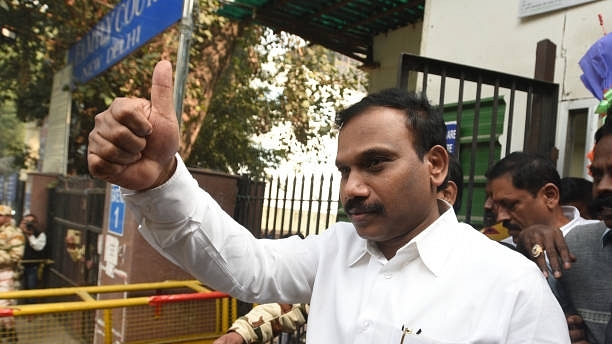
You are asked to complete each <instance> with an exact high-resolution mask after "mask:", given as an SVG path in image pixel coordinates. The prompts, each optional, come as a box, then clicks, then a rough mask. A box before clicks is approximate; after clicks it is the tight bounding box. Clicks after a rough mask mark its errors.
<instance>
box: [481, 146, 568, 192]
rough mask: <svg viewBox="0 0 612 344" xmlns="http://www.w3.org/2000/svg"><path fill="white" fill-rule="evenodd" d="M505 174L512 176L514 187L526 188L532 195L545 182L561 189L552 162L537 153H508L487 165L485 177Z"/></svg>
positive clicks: (496, 176) (559, 179)
mask: <svg viewBox="0 0 612 344" xmlns="http://www.w3.org/2000/svg"><path fill="white" fill-rule="evenodd" d="M505 174H509V175H510V176H511V177H512V185H513V186H514V187H515V188H517V189H521V190H527V191H529V193H531V194H532V195H533V196H536V195H537V193H538V191H539V190H540V189H541V188H542V186H544V185H545V184H547V183H553V184H555V185H556V186H557V188H559V189H561V177H560V176H559V172H557V168H556V167H555V165H554V164H553V162H552V161H551V160H549V159H546V158H544V157H542V156H540V155H537V154H533V153H527V152H513V153H510V154H508V155H507V156H506V157H504V158H503V159H501V160H499V161H498V162H496V163H495V164H493V165H492V166H491V167H489V170H488V171H487V172H486V173H485V177H487V180H493V179H496V178H499V177H501V176H503V175H505Z"/></svg>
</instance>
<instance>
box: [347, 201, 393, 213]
mask: <svg viewBox="0 0 612 344" xmlns="http://www.w3.org/2000/svg"><path fill="white" fill-rule="evenodd" d="M383 209H384V207H383V206H382V204H380V203H372V204H367V203H366V202H365V200H363V199H359V198H351V199H349V200H348V201H346V203H345V204H344V210H345V211H346V213H347V214H349V215H350V214H353V213H382V211H383Z"/></svg>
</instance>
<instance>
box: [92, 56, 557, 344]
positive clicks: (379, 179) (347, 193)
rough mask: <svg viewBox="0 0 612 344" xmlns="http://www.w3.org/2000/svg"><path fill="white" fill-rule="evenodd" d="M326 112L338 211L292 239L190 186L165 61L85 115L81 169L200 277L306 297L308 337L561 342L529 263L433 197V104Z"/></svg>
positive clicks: (384, 103)
mask: <svg viewBox="0 0 612 344" xmlns="http://www.w3.org/2000/svg"><path fill="white" fill-rule="evenodd" d="M336 122H337V124H338V125H339V128H340V129H339V136H338V151H337V157H336V166H337V167H338V169H339V171H340V173H341V191H340V196H341V201H342V203H343V206H344V208H345V210H346V212H347V214H348V215H349V217H350V219H351V222H352V223H346V222H341V223H337V224H334V225H332V226H331V227H330V228H329V229H328V230H326V231H324V232H323V233H322V234H320V235H312V236H309V237H307V238H306V239H304V240H302V239H299V238H286V239H279V240H265V239H255V238H254V237H253V236H252V235H251V234H250V232H248V230H246V229H245V228H243V227H242V226H240V225H239V224H238V223H236V222H235V221H234V220H233V219H232V218H231V217H230V216H228V215H227V214H226V213H225V212H223V210H222V209H221V208H220V207H219V205H218V204H217V203H216V202H215V201H214V200H213V199H212V198H211V197H210V195H208V194H207V193H206V192H205V191H204V190H202V189H201V188H199V187H198V184H197V182H196V181H195V180H194V179H193V178H192V177H191V176H190V174H189V172H188V170H187V168H186V167H185V165H184V164H183V162H182V160H181V159H180V157H179V156H178V155H176V152H177V150H178V125H177V123H176V116H175V113H174V108H173V105H172V68H171V65H170V63H169V62H168V61H162V62H160V63H158V65H157V66H156V69H155V72H154V74H153V86H152V91H151V101H150V102H149V101H146V100H144V99H134V98H120V99H116V100H115V101H114V102H113V103H112V104H111V106H110V107H109V109H107V110H106V111H104V112H102V113H101V114H98V115H97V116H96V126H95V128H94V129H93V130H92V132H91V133H90V136H89V138H90V141H89V148H88V159H89V169H90V172H91V173H92V175H94V176H96V177H98V178H101V179H104V180H107V181H109V182H112V183H115V184H118V185H120V186H122V187H123V188H125V189H124V197H125V200H126V202H127V203H128V204H129V205H130V207H131V208H132V210H133V211H134V213H135V215H136V216H137V218H138V219H140V223H141V233H142V234H143V236H144V237H145V238H146V239H147V240H148V241H149V242H150V243H151V244H152V245H153V246H154V247H156V248H157V249H158V250H159V251H160V252H162V254H164V255H165V256H166V257H168V258H169V259H171V260H172V261H173V262H175V263H176V264H178V265H180V266H181V267H183V268H184V269H186V270H187V271H189V272H190V273H192V274H193V275H194V276H196V277H197V278H199V279H201V280H202V281H203V282H204V283H206V284H207V285H209V286H211V287H212V288H215V289H217V290H221V291H225V292H227V293H229V294H231V295H233V296H235V297H237V298H239V299H241V300H245V301H252V302H258V303H264V302H283V303H310V313H309V317H308V332H307V341H308V342H309V343H402V342H404V343H485V342H486V343H555V344H557V343H569V336H568V333H567V325H566V322H565V318H564V316H563V312H562V311H561V308H560V306H559V304H558V303H557V301H556V300H555V298H554V296H553V295H552V293H551V291H550V289H549V287H548V285H547V284H546V281H545V279H544V278H543V276H542V275H541V273H540V272H539V270H538V269H537V267H536V266H535V264H533V263H532V262H530V261H529V260H527V259H526V258H524V257H523V256H521V255H520V254H518V253H516V252H514V251H512V250H508V249H507V248H505V247H503V246H501V245H499V244H497V243H495V242H493V241H491V240H489V239H488V238H486V237H485V236H484V235H482V234H481V233H479V232H478V231H476V230H475V229H474V228H472V227H470V226H468V225H466V224H462V223H459V222H458V221H457V218H456V216H455V213H454V211H453V210H452V208H451V207H450V206H449V205H448V203H446V202H443V201H439V200H437V196H436V189H437V187H438V186H439V185H441V184H443V183H444V181H445V179H446V174H447V167H448V154H447V152H446V149H445V148H444V145H445V134H446V128H445V125H444V121H443V118H442V115H441V113H440V112H439V110H438V109H434V108H432V107H431V106H430V105H429V103H428V102H427V99H425V98H424V97H420V96H417V95H415V94H410V93H406V92H403V91H399V90H387V91H382V92H379V93H376V94H372V95H370V96H368V97H366V98H364V99H363V100H362V101H360V102H359V103H357V104H355V105H353V106H351V107H349V108H348V109H346V110H344V111H342V112H341V113H339V115H338V118H337V121H336Z"/></svg>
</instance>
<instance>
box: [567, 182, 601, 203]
mask: <svg viewBox="0 0 612 344" xmlns="http://www.w3.org/2000/svg"><path fill="white" fill-rule="evenodd" d="M592 199H593V183H592V182H591V181H590V180H586V179H584V178H578V177H565V178H561V197H560V198H559V204H568V203H570V202H575V201H581V202H584V203H585V204H589V203H591V200H592Z"/></svg>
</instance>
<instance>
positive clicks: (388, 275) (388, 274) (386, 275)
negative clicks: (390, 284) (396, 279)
mask: <svg viewBox="0 0 612 344" xmlns="http://www.w3.org/2000/svg"><path fill="white" fill-rule="evenodd" d="M384 276H385V278H386V279H391V277H393V275H392V274H391V273H388V272H387V273H385V275H384Z"/></svg>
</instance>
